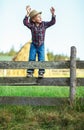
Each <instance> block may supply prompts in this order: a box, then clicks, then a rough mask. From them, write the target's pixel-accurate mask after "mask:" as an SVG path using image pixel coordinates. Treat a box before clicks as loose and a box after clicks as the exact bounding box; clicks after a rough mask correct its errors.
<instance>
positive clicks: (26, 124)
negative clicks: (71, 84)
mask: <svg viewBox="0 0 84 130" xmlns="http://www.w3.org/2000/svg"><path fill="white" fill-rule="evenodd" d="M77 104H78V105H79V106H80V104H79V103H78V102H77ZM77 104H75V107H71V106H61V107H57V106H56V107H31V106H5V105H3V106H0V130H84V107H83V106H80V108H81V109H78V107H77Z"/></svg>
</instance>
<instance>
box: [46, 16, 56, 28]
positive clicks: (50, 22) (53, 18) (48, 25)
mask: <svg viewBox="0 0 84 130" xmlns="http://www.w3.org/2000/svg"><path fill="white" fill-rule="evenodd" d="M55 23H56V15H54V16H52V19H51V21H49V22H44V26H45V28H48V27H50V26H52V25H54V24H55Z"/></svg>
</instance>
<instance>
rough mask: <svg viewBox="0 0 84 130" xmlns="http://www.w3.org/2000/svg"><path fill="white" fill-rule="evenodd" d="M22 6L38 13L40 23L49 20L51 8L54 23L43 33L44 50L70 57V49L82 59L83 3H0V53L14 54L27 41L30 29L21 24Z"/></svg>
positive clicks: (50, 0) (13, 0) (36, 0)
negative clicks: (39, 14) (13, 50)
mask: <svg viewBox="0 0 84 130" xmlns="http://www.w3.org/2000/svg"><path fill="white" fill-rule="evenodd" d="M26 5H30V6H31V9H36V10H37V11H42V19H43V21H50V20H51V13H50V8H51V7H52V6H53V7H54V8H55V14H56V24H55V25H53V26H52V27H50V28H48V29H47V30H46V36H45V51H46V52H47V51H48V50H49V51H51V52H53V53H54V54H63V55H67V56H70V48H71V46H75V47H76V48H77V57H78V58H80V59H81V60H84V55H83V52H84V0H42V1H40V0H0V51H3V52H7V51H9V50H10V48H12V47H14V48H15V50H16V51H19V50H20V48H21V47H22V46H23V45H24V44H25V43H26V42H28V41H30V40H31V32H30V30H29V29H28V28H27V27H26V26H24V25H23V19H24V17H25V15H26V9H25V8H26Z"/></svg>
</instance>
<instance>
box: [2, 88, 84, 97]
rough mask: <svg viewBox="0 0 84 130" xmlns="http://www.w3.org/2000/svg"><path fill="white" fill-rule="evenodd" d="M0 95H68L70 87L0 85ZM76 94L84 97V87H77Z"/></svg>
mask: <svg viewBox="0 0 84 130" xmlns="http://www.w3.org/2000/svg"><path fill="white" fill-rule="evenodd" d="M0 96H30V97H32V96H33V97H35V96H37V97H68V96H69V87H57V86H0ZM76 96H77V97H84V87H82V86H81V87H77V88H76Z"/></svg>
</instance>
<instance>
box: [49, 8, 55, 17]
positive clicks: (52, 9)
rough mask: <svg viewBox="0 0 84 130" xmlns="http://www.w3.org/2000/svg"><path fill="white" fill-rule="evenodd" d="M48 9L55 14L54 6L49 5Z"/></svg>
mask: <svg viewBox="0 0 84 130" xmlns="http://www.w3.org/2000/svg"><path fill="white" fill-rule="evenodd" d="M50 11H51V13H52V15H55V9H54V7H51V9H50Z"/></svg>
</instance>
